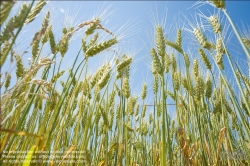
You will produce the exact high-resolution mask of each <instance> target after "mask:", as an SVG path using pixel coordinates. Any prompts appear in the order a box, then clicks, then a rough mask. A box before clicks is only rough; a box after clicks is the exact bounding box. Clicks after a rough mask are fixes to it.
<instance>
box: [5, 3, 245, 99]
mask: <svg viewBox="0 0 250 166" xmlns="http://www.w3.org/2000/svg"><path fill="white" fill-rule="evenodd" d="M194 3H195V1H107V2H104V1H50V2H49V3H48V4H47V5H46V6H45V8H44V9H43V12H42V14H41V15H39V16H38V17H37V20H36V22H33V23H31V24H30V25H28V26H26V27H25V28H24V29H23V31H22V33H21V35H20V37H19V38H18V40H17V48H18V51H19V52H20V53H22V52H23V51H24V50H25V49H26V48H27V47H26V46H28V44H29V43H30V42H31V40H32V38H33V36H30V34H34V33H33V32H36V31H37V30H38V29H40V25H41V21H42V19H43V17H44V15H45V13H46V11H48V10H50V11H51V20H52V25H53V30H54V33H55V36H56V40H57V41H59V39H60V37H61V28H62V27H63V26H67V27H69V26H75V27H76V26H77V25H78V24H79V23H82V22H84V21H87V20H90V19H91V18H93V17H94V16H100V15H102V14H103V13H105V14H104V15H103V17H101V19H103V20H101V21H102V22H101V23H102V25H103V27H105V28H107V29H109V30H111V31H112V32H114V33H115V35H118V37H120V38H121V40H120V44H119V45H118V46H119V47H115V49H117V50H118V52H119V53H120V54H122V53H125V54H127V55H129V54H130V55H129V56H133V59H134V62H135V63H134V64H133V65H132V68H131V80H130V82H131V84H132V87H133V92H134V93H132V94H134V95H139V92H140V91H141V88H142V85H143V83H144V82H146V83H147V84H148V86H149V88H150V87H151V86H152V81H153V79H152V75H151V73H150V66H151V61H150V54H149V50H150V49H151V48H152V46H153V44H154V41H153V35H154V25H155V24H157V23H160V24H164V23H165V26H164V27H163V28H164V29H165V30H166V31H165V33H166V36H167V38H168V39H171V40H175V35H176V30H177V28H183V27H189V26H188V25H187V20H186V19H185V17H186V18H188V19H190V20H192V17H194V15H195V13H201V12H202V13H204V15H206V16H210V14H211V13H212V14H213V13H215V12H216V9H214V8H213V7H212V6H210V5H208V4H206V5H203V6H199V5H196V6H193V4H194ZM17 6H18V5H17ZM192 6H193V7H192ZM249 8H250V1H228V2H226V9H227V11H228V13H229V14H230V16H231V18H232V20H233V21H234V23H235V24H236V25H237V26H238V29H239V30H242V23H241V22H243V23H244V24H245V26H248V27H249V17H248V18H247V16H250V10H249ZM15 9H17V7H16V8H15ZM105 11H106V12H105ZM184 16H185V17H184ZM224 19H225V18H224ZM164 20H166V21H165V22H164ZM180 20H181V21H180ZM122 26H124V28H122V30H119V28H120V27H122ZM248 31H250V30H248ZM83 36H84V30H82V31H79V32H78V33H77V34H76V35H75V36H74V37H73V41H72V43H71V45H70V49H69V51H68V53H67V54H66V55H65V59H64V63H63V65H62V68H65V69H66V68H69V67H70V65H71V64H72V62H73V60H74V58H72V56H73V57H74V56H76V54H77V51H78V50H79V48H80V47H81V38H82V37H83ZM109 37H110V36H108V35H105V36H104V38H109ZM187 37H189V36H187ZM234 38H235V37H234V36H233V37H232V41H234ZM190 42H191V41H189V38H188V39H187V40H185V41H184V43H190ZM25 43H26V44H27V45H26V46H25ZM236 45H237V44H232V47H233V48H232V51H233V53H235V54H233V56H235V58H236V59H237V58H238V57H240V60H243V61H244V60H246V57H245V55H244V54H243V52H242V50H241V48H240V47H237V46H236ZM230 46H231V45H230ZM43 55H44V56H46V55H49V53H48V52H44V53H43ZM29 56H31V55H30V54H27V55H25V56H24V57H23V58H24V63H26V64H28V61H27V59H28V58H29ZM112 56H114V54H111V53H110V52H106V53H104V55H98V56H96V57H95V58H93V59H92V60H91V62H90V63H91V65H90V68H91V69H90V71H93V72H94V71H95V69H96V68H98V67H99V66H101V64H102V63H103V62H104V61H109V60H110V59H112ZM193 56H194V57H195V56H196V55H193ZM197 56H198V55H197ZM108 57H109V58H108ZM242 66H243V68H242V69H243V70H247V67H246V66H245V64H244V65H242ZM8 67H9V66H8V65H5V66H4V67H3V68H4V69H6V70H8V69H9V68H8ZM13 72H14V71H13ZM148 102H149V104H152V100H151V99H150V98H149V99H148Z"/></svg>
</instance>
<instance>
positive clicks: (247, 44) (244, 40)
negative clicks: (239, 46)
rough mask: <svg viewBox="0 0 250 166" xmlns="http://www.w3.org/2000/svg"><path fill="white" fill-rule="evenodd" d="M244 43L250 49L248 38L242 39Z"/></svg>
mask: <svg viewBox="0 0 250 166" xmlns="http://www.w3.org/2000/svg"><path fill="white" fill-rule="evenodd" d="M242 41H243V43H244V44H245V45H246V46H247V47H248V48H249V49H250V40H249V39H247V38H242Z"/></svg>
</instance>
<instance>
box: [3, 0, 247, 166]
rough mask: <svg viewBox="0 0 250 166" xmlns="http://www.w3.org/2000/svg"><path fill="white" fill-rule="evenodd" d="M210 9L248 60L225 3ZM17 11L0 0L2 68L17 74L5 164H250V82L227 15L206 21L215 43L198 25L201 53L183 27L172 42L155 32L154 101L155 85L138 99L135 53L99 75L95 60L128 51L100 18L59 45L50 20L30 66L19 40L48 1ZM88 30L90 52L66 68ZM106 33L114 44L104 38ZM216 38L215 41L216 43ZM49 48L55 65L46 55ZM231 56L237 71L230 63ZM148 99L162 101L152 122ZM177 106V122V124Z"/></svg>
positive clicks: (9, 102) (35, 42) (37, 37)
mask: <svg viewBox="0 0 250 166" xmlns="http://www.w3.org/2000/svg"><path fill="white" fill-rule="evenodd" d="M209 3H211V4H213V5H214V6H215V7H217V8H218V10H222V11H223V13H225V15H226V18H227V19H228V20H229V23H230V25H231V26H232V29H233V32H234V33H235V34H236V36H237V38H238V40H239V42H240V45H241V46H242V47H243V51H244V53H245V55H246V58H247V60H249V49H250V48H249V44H248V43H250V41H249V39H248V38H246V35H245V36H244V35H243V36H241V35H240V33H239V32H238V31H237V29H236V28H235V26H234V24H233V22H232V20H231V19H230V17H229V15H228V14H227V13H226V10H225V2H224V1H222V0H221V1H210V2H209ZM14 4H15V2H14V1H1V15H0V17H1V22H0V23H1V35H0V36H1V38H0V46H1V61H0V62H1V69H2V68H3V67H5V66H4V65H6V64H10V63H13V62H15V70H16V72H15V74H16V75H15V76H14V75H11V74H10V72H11V71H9V73H6V74H4V73H1V81H2V82H1V114H0V115H1V116H0V119H1V124H0V125H1V128H0V132H1V136H0V146H1V147H0V165H11V164H13V163H11V159H10V157H11V156H13V155H14V156H15V157H16V158H17V157H22V159H23V160H21V159H19V160H17V161H16V162H15V165H32V164H37V165H98V166H102V165H161V166H165V165H230V166H231V165H249V164H250V126H249V120H250V102H249V101H250V78H249V76H248V75H247V73H246V72H245V71H242V69H241V68H240V66H241V64H239V63H237V62H236V60H235V59H234V58H233V56H231V54H230V51H229V49H228V46H227V43H226V41H225V37H224V36H223V35H224V32H223V30H224V29H223V28H222V27H223V25H222V22H221V20H220V18H219V17H218V15H212V16H209V17H206V18H207V20H206V21H207V22H208V23H210V25H211V28H212V30H213V33H212V34H211V35H212V36H209V38H207V37H206V36H205V35H206V34H207V33H205V32H204V31H203V29H202V28H201V27H200V26H199V25H198V26H193V25H192V28H193V29H191V30H189V32H190V33H191V34H192V35H193V37H194V38H195V41H196V43H197V45H198V47H197V48H196V47H195V46H194V45H191V44H190V45H184V44H183V41H184V40H183V36H184V35H183V34H185V33H186V31H183V30H182V29H177V30H176V40H175V41H171V40H169V39H168V37H167V34H165V33H164V32H165V31H164V27H162V26H161V25H156V32H155V45H154V46H153V47H152V48H151V50H150V52H149V56H151V59H152V61H151V64H152V66H151V71H152V78H153V80H154V83H153V94H154V96H148V91H149V90H150V88H149V85H147V84H144V85H143V87H142V91H141V94H140V95H138V96H134V95H132V94H133V93H132V92H131V89H132V88H131V85H130V80H131V79H133V78H131V76H130V67H131V64H133V58H132V57H130V56H129V55H125V54H123V55H122V56H120V57H116V61H115V62H114V63H113V61H111V62H106V63H104V64H103V65H102V66H100V67H99V68H98V70H97V71H95V73H93V74H90V73H91V72H90V70H89V61H90V60H91V59H92V58H93V57H95V56H96V55H97V54H99V53H103V52H106V51H110V50H112V47H113V46H114V45H116V46H119V40H118V39H119V38H118V37H116V34H114V33H112V32H111V31H110V30H108V29H106V28H105V26H104V25H102V20H100V18H95V19H93V20H89V21H86V22H83V23H81V24H79V25H78V26H76V27H68V28H66V27H63V28H62V36H61V38H60V40H59V41H56V39H55V35H54V32H53V28H54V27H53V25H52V24H51V22H50V12H48V13H47V14H46V15H45V17H44V19H43V22H42V23H41V28H40V30H38V31H37V33H35V34H34V37H33V39H32V41H30V46H31V47H30V48H29V49H30V50H31V52H30V53H29V54H31V56H32V59H31V60H30V65H25V64H24V63H23V59H22V55H19V54H18V53H17V51H16V50H15V47H14V44H15V41H16V38H17V36H18V35H19V33H20V31H21V30H22V28H23V27H24V26H26V25H27V24H32V21H33V20H34V19H36V16H37V15H38V14H39V13H40V11H41V10H42V8H43V6H44V5H45V4H46V2H45V1H43V0H40V1H38V2H36V3H34V1H32V2H30V3H28V4H26V3H24V4H23V5H22V6H21V7H20V12H19V13H17V14H16V15H15V16H13V17H10V16H9V13H10V11H11V9H12V7H13V6H14ZM80 29H84V30H85V31H84V36H83V37H82V39H81V41H82V43H81V47H80V48H79V50H78V53H77V55H76V56H72V58H73V61H74V63H73V65H72V66H70V68H69V69H63V68H62V67H61V64H62V62H63V60H64V59H65V56H67V52H68V49H69V46H70V43H71V38H72V37H73V36H74V34H75V33H76V32H77V31H78V30H80ZM100 32H102V33H100ZM103 33H106V34H107V35H108V36H109V37H106V38H105V40H103V38H101V36H100V34H103ZM213 37H214V38H215V39H216V41H215V42H213V41H210V40H209V39H211V38H213ZM242 38H243V39H242ZM45 45H49V49H50V51H51V53H52V55H53V56H52V57H50V58H48V57H43V56H42V51H43V49H44V48H45ZM191 47H192V48H195V49H196V51H194V52H192V54H194V55H197V56H194V55H193V56H192V57H194V58H192V57H191V56H190V55H189V51H188V50H189V49H190V48H191ZM58 56H60V61H58V60H57V59H58V58H57V57H58ZM8 57H10V58H8ZM226 58H227V61H228V63H229V66H225V65H224V63H225V62H224V61H225V60H226ZM9 60H10V62H9ZM227 68H228V69H230V70H231V71H232V73H233V76H234V77H233V78H230V77H229V76H228V74H227V73H226V72H225V70H226V69H227ZM183 69H184V70H185V72H182V70H183ZM202 71H205V72H206V71H208V72H206V73H207V74H206V75H204V73H203V72H202ZM217 73H219V74H217ZM232 80H233V81H235V82H236V87H235V86H233V85H232V83H231V82H230V81H232ZM58 87H60V88H61V89H62V90H61V91H59V90H58V89H59V88H58ZM238 91H239V92H238ZM147 97H152V98H154V103H153V104H152V105H151V106H153V107H152V108H153V113H150V114H148V106H150V105H148V103H146V98H147ZM171 100H172V101H174V105H175V107H174V108H175V112H176V119H173V118H171V117H170V110H169V107H168V104H169V103H168V102H167V101H171ZM58 151H59V152H60V153H58ZM15 152H19V153H15ZM20 152H24V153H20ZM44 154H46V155H44ZM53 156H59V157H58V158H53ZM38 159H39V161H40V162H41V163H39V162H38ZM12 160H14V159H12ZM70 162H71V163H70Z"/></svg>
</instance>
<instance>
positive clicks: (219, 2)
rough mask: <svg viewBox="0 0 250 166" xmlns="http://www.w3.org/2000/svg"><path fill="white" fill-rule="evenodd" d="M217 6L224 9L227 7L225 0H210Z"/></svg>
mask: <svg viewBox="0 0 250 166" xmlns="http://www.w3.org/2000/svg"><path fill="white" fill-rule="evenodd" d="M210 1H211V2H212V3H213V4H214V5H215V6H216V7H217V8H219V9H224V8H225V7H226V3H225V0H210Z"/></svg>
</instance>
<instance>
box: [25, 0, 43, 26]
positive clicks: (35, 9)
mask: <svg viewBox="0 0 250 166" xmlns="http://www.w3.org/2000/svg"><path fill="white" fill-rule="evenodd" d="M45 4H46V2H45V1H44V0H40V1H38V2H37V3H36V5H35V6H34V7H33V8H32V9H31V11H30V13H29V15H28V17H27V19H26V21H25V24H28V23H30V22H32V21H33V20H34V19H35V17H36V16H37V15H38V14H39V13H40V12H41V10H42V8H43V7H44V5H45Z"/></svg>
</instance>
